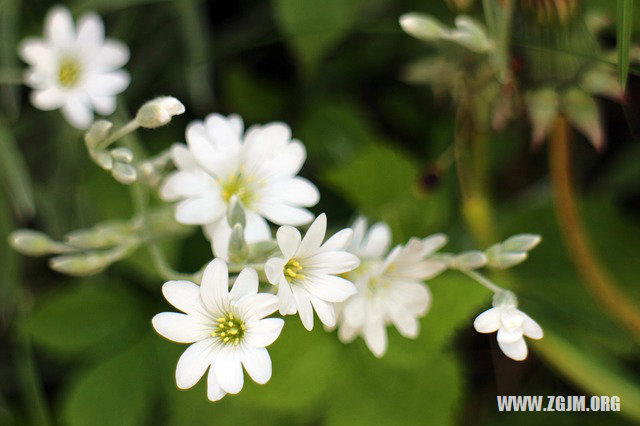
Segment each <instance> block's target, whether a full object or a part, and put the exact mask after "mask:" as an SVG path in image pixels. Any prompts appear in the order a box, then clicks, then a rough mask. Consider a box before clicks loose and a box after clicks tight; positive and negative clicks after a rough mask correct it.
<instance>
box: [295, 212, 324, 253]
mask: <svg viewBox="0 0 640 426" xmlns="http://www.w3.org/2000/svg"><path fill="white" fill-rule="evenodd" d="M326 232H327V215H325V214H324V213H322V214H321V215H319V216H318V217H317V218H316V220H314V221H313V223H312V224H311V226H309V229H308V230H307V233H306V234H305V235H304V238H303V239H302V242H301V243H300V248H299V249H298V253H297V256H300V257H307V256H310V255H311V254H313V253H315V252H317V251H318V249H319V248H320V245H321V244H322V240H324V236H325V234H326Z"/></svg>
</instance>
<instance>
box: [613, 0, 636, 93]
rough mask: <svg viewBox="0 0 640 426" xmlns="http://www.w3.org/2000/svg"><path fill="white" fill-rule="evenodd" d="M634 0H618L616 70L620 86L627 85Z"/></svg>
mask: <svg viewBox="0 0 640 426" xmlns="http://www.w3.org/2000/svg"><path fill="white" fill-rule="evenodd" d="M633 2H634V0H618V22H617V24H616V25H617V27H616V28H617V33H618V41H617V44H618V70H619V72H620V82H621V83H622V87H626V86H627V77H628V76H629V60H630V58H629V52H630V48H631V30H632V29H633V17H634V15H633Z"/></svg>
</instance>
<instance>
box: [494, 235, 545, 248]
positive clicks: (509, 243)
mask: <svg viewBox="0 0 640 426" xmlns="http://www.w3.org/2000/svg"><path fill="white" fill-rule="evenodd" d="M540 241H542V237H541V236H540V235H536V234H518V235H514V236H513V237H509V238H507V239H506V240H505V241H504V242H503V243H502V248H503V250H505V251H529V250H531V249H533V248H534V247H535V246H537V245H538V244H540Z"/></svg>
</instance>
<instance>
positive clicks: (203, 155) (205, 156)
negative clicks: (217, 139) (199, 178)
mask: <svg viewBox="0 0 640 426" xmlns="http://www.w3.org/2000/svg"><path fill="white" fill-rule="evenodd" d="M186 138H187V144H188V145H189V150H190V151H191V153H192V154H193V157H194V158H195V159H196V161H197V162H198V164H200V165H201V166H202V167H203V168H205V169H206V170H208V171H209V172H211V173H213V174H214V175H215V176H217V177H222V176H223V173H222V172H223V169H221V167H220V163H221V161H228V160H229V159H228V158H227V157H226V156H225V157H224V158H220V155H219V152H218V151H217V150H216V149H215V147H214V146H213V143H212V141H211V140H210V139H209V135H208V134H207V130H206V128H205V127H204V123H202V122H201V121H194V122H191V123H190V124H189V125H188V126H187V131H186Z"/></svg>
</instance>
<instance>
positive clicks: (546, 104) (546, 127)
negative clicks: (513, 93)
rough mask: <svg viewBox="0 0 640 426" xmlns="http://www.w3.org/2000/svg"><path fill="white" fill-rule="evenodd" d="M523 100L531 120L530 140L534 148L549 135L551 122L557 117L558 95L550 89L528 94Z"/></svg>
mask: <svg viewBox="0 0 640 426" xmlns="http://www.w3.org/2000/svg"><path fill="white" fill-rule="evenodd" d="M525 99H526V104H527V110H528V113H529V118H530V119H531V127H532V136H531V140H532V143H533V145H534V146H538V145H540V144H542V142H543V141H544V139H545V137H546V136H547V134H549V131H550V130H551V126H552V125H553V121H554V120H555V119H556V117H557V116H558V111H559V109H560V101H559V98H558V94H557V93H556V92H555V91H554V90H552V89H541V90H537V91H535V92H529V93H527V94H526V98H525Z"/></svg>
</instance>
